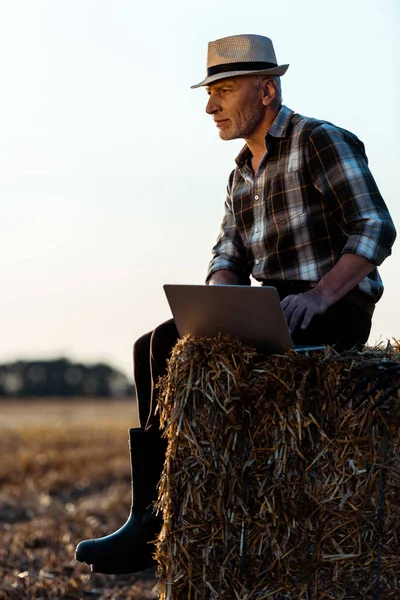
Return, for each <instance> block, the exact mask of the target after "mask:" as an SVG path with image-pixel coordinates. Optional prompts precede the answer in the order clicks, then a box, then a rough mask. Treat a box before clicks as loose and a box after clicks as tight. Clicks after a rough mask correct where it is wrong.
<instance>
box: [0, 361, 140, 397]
mask: <svg viewBox="0 0 400 600" xmlns="http://www.w3.org/2000/svg"><path fill="white" fill-rule="evenodd" d="M133 395H134V387H133V384H132V383H130V381H129V380H128V378H127V377H126V375H124V374H123V373H121V372H120V371H118V370H117V369H114V368H113V367H110V366H109V365H107V364H104V363H98V364H94V365H87V364H83V363H76V362H71V361H70V360H68V359H67V358H58V359H54V360H35V361H23V360H20V361H16V362H12V363H8V364H3V365H0V397H10V396H13V397H37V396H62V397H65V398H67V397H70V396H92V397H93V396H96V397H104V398H107V397H125V396H133Z"/></svg>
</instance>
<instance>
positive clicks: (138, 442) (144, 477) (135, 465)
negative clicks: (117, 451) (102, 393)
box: [75, 429, 166, 574]
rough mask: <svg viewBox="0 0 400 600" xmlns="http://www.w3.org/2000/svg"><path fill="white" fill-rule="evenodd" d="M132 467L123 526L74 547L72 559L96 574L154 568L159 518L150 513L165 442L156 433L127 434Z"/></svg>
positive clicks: (140, 431)
mask: <svg viewBox="0 0 400 600" xmlns="http://www.w3.org/2000/svg"><path fill="white" fill-rule="evenodd" d="M129 442H130V454H131V467H132V508H131V512H130V515H129V518H128V520H127V522H126V523H125V525H123V526H122V527H121V528H120V529H118V531H116V532H115V533H112V534H110V535H107V536H106V537H102V538H99V539H97V540H85V541H83V542H81V543H80V544H78V546H77V547H76V550H75V558H76V560H78V561H79V562H85V563H87V564H89V565H91V568H92V571H95V572H96V573H115V574H120V573H136V572H138V571H143V570H144V569H148V568H149V567H151V566H153V565H154V564H155V561H154V559H153V556H152V555H153V553H154V550H155V548H154V543H151V542H154V541H155V539H156V537H157V535H158V533H159V532H160V529H161V516H156V515H155V514H154V512H153V506H152V505H153V502H154V500H156V498H157V484H158V481H159V479H160V476H161V471H162V467H163V464H164V459H165V450H166V440H165V439H162V438H161V437H160V432H159V431H155V432H153V431H151V430H145V429H130V430H129Z"/></svg>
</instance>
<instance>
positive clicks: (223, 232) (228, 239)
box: [206, 173, 250, 285]
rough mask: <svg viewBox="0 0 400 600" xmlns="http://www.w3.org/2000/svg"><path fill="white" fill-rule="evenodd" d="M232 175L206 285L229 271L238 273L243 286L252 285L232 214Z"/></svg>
mask: <svg viewBox="0 0 400 600" xmlns="http://www.w3.org/2000/svg"><path fill="white" fill-rule="evenodd" d="M232 175H233V173H232V174H231V177H230V183H229V185H228V189H227V197H226V200H225V207H224V216H223V219H222V224H221V229H220V232H219V235H218V237H217V241H216V243H215V246H214V247H213V249H212V258H211V261H210V263H209V265H208V272H207V277H206V283H207V284H208V283H209V281H210V278H211V275H212V274H213V273H215V272H216V271H221V270H228V271H233V272H234V273H236V274H237V275H238V276H239V277H240V279H241V283H242V284H243V285H250V267H249V265H248V263H247V251H246V248H245V246H244V244H243V241H242V238H241V236H240V233H239V231H238V228H237V225H236V221H235V217H234V215H233V212H232V202H231V194H230V187H231V182H232Z"/></svg>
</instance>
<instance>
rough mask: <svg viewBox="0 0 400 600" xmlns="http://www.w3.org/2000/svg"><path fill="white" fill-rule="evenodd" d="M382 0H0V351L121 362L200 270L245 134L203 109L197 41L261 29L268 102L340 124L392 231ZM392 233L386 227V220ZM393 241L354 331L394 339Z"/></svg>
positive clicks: (388, 54)
mask: <svg viewBox="0 0 400 600" xmlns="http://www.w3.org/2000/svg"><path fill="white" fill-rule="evenodd" d="M399 6H400V3H399V2H397V0H336V1H335V2H326V1H324V0H303V1H302V2H299V1H296V0H281V1H280V2H271V1H269V0H253V1H252V2H251V3H246V2H239V1H237V0H220V1H219V2H215V0H214V1H211V0H202V1H201V2H197V1H193V2H187V1H180V0H170V1H169V2H165V1H164V0H154V1H153V2H137V1H135V0H107V1H105V0H33V1H32V0H0V55H1V59H0V85H1V89H2V93H1V101H0V106H1V118H0V123H1V126H0V206H1V219H0V276H1V295H0V309H1V329H0V363H2V362H8V361H11V360H15V359H33V358H53V357H59V356H67V357H69V358H70V359H71V360H78V361H87V362H97V361H106V362H108V363H109V364H111V365H112V366H115V367H116V368H119V369H121V370H122V371H123V372H124V373H126V374H127V375H129V376H130V375H131V363H132V359H131V355H132V345H133V342H134V341H135V339H137V338H138V337H139V336H140V335H142V334H143V333H145V332H147V331H149V330H151V329H153V328H154V327H155V326H157V325H158V324H159V323H161V322H162V321H164V320H166V319H168V318H170V317H171V314H170V310H169V307H168V304H167V301H166V299H165V295H164V292H163V285H164V284H165V283H194V284H195V283H203V282H204V278H205V274H206V271H207V265H208V262H209V260H210V256H211V248H212V246H213V244H214V242H215V239H216V236H217V234H218V231H219V227H220V223H221V218H222V213H223V204H224V201H225V190H226V184H227V180H228V176H229V173H230V171H231V170H232V168H233V166H234V158H235V156H236V155H237V154H238V152H239V150H240V148H241V147H242V145H243V141H241V140H235V141H231V142H224V141H222V140H220V138H219V136H218V132H217V130H216V128H215V126H214V124H213V123H212V121H211V118H210V116H208V115H206V113H205V110H204V109H205V104H206V100H207V96H206V92H205V91H204V89H203V88H200V89H196V90H191V89H190V86H191V85H192V84H194V83H198V82H199V81H201V80H202V79H203V77H204V74H205V62H206V52H207V44H208V42H209V41H211V40H215V39H218V38H220V37H225V36H228V35H236V34H241V33H256V34H261V35H267V36H268V37H270V38H271V39H272V40H273V43H274V47H275V51H276V55H277V59H278V62H279V63H280V64H283V63H290V67H289V70H288V71H287V73H286V74H285V75H284V77H283V78H282V88H283V98H284V103H285V104H286V105H287V106H289V107H290V108H291V109H293V110H295V111H296V112H300V113H301V114H304V115H307V116H311V117H317V118H322V119H326V120H328V121H331V122H333V123H335V124H337V125H339V126H341V127H345V128H346V129H349V130H351V131H353V132H354V133H355V134H356V135H357V136H358V137H359V138H360V139H361V140H362V141H363V142H364V143H365V146H366V151H367V155H368V158H369V164H370V168H371V170H372V172H373V174H374V177H375V179H376V181H377V184H378V186H379V188H380V191H381V193H382V195H383V197H384V198H385V201H386V203H387V205H388V208H389V210H390V212H391V214H392V217H393V220H394V221H395V224H396V225H397V228H398V230H400V204H399V201H398V195H399V192H398V190H399V189H400V175H399V173H400V168H399V160H398V159H399V151H398V144H397V143H396V142H397V137H398V135H399V124H398V119H397V113H398V106H399V100H400V94H399V76H398V74H399V70H400V69H399V67H400V65H399V55H400V48H399V42H398V41H397V40H398V38H399V25H400V19H399V12H400V10H399ZM399 238H400V232H399ZM399 248H400V243H399V242H397V244H395V246H394V249H393V253H392V256H391V257H389V258H388V259H387V260H386V262H385V263H384V264H383V265H382V267H381V268H380V273H381V276H382V278H383V280H384V284H385V288H386V289H385V294H384V297H383V298H382V300H381V301H380V302H379V304H378V306H377V309H376V312H375V316H374V321H373V327H372V332H371V336H370V338H369V342H370V343H376V342H379V341H384V342H386V340H387V339H391V338H393V337H394V338H398V339H400V311H399V309H398V307H399V302H400V293H399V292H400V283H399V277H398V272H399V265H400V249H399Z"/></svg>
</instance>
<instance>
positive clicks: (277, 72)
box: [190, 65, 289, 90]
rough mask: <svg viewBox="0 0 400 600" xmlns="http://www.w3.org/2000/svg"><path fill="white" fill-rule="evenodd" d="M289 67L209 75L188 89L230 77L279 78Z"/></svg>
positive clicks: (282, 66)
mask: <svg viewBox="0 0 400 600" xmlns="http://www.w3.org/2000/svg"><path fill="white" fill-rule="evenodd" d="M288 68H289V65H279V66H278V67H273V68H272V69H263V70H261V71H254V70H253V71H227V72H226V73H217V74H216V75H211V76H210V77H206V78H205V79H203V81H200V83H196V85H191V86H190V89H192V90H193V89H194V88H198V87H202V86H204V85H209V84H210V83H214V81H219V80H220V79H229V78H230V77H238V76H239V75H277V76H281V75H284V74H285V73H286V71H287V70H288Z"/></svg>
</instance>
